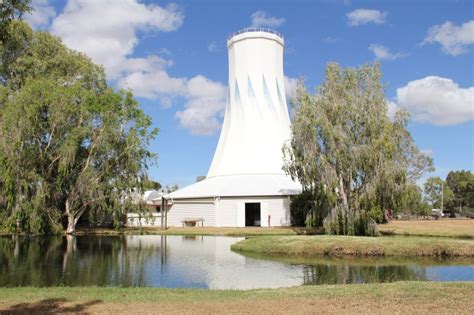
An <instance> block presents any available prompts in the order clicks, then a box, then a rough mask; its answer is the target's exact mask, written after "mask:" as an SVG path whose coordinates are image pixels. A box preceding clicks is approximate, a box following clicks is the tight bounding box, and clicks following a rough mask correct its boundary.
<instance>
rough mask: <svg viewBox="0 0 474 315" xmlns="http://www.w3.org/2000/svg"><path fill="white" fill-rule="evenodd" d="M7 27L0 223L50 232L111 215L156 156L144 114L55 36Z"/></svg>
mask: <svg viewBox="0 0 474 315" xmlns="http://www.w3.org/2000/svg"><path fill="white" fill-rule="evenodd" d="M7 31H8V36H7V37H8V38H9V40H8V41H7V42H5V43H3V44H2V45H1V46H0V55H1V58H2V64H1V68H0V78H1V82H2V84H1V86H0V216H1V219H2V220H1V222H4V223H5V224H6V225H7V226H9V227H14V226H16V225H17V224H19V225H21V226H22V227H23V228H24V229H25V230H27V231H29V232H35V233H48V232H52V231H55V230H57V228H58V226H59V223H61V222H62V220H63V218H65V219H67V229H66V231H67V233H74V231H75V225H76V223H77V221H78V219H79V218H80V216H81V215H82V214H83V213H84V211H86V210H88V209H93V211H97V210H98V209H99V210H101V211H108V212H115V215H116V218H118V216H120V215H121V214H123V212H124V211H125V209H124V207H126V206H132V205H131V204H130V203H127V202H125V201H124V200H126V199H127V198H126V197H127V196H129V195H130V194H131V192H132V190H133V189H135V188H136V187H141V186H142V184H141V183H142V182H143V181H144V179H145V178H146V176H145V175H146V169H147V167H148V165H149V164H150V163H151V162H152V161H153V157H154V155H153V153H151V152H150V151H149V150H148V143H149V141H151V140H152V139H153V138H154V137H155V136H156V134H157V130H156V129H152V128H151V124H152V122H151V119H150V117H148V116H147V115H145V114H144V113H143V111H142V110H140V108H139V106H138V104H137V102H136V101H135V100H134V98H133V96H132V94H131V92H129V91H118V92H116V91H114V90H113V89H112V88H110V87H109V86H108V84H107V81H106V77H105V74H104V71H103V69H102V68H101V67H100V66H97V65H95V64H93V63H92V62H91V60H90V59H89V58H87V57H86V56H85V55H83V54H80V53H78V52H76V51H72V50H70V49H68V48H67V47H65V46H64V45H63V44H62V43H61V41H60V39H59V38H56V37H53V36H51V35H50V34H48V33H46V32H35V31H32V30H31V29H30V28H29V26H28V25H26V24H25V23H23V22H20V21H12V22H10V23H8V29H7ZM2 200H3V202H2Z"/></svg>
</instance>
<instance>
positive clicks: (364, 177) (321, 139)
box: [283, 63, 432, 235]
mask: <svg viewBox="0 0 474 315" xmlns="http://www.w3.org/2000/svg"><path fill="white" fill-rule="evenodd" d="M381 75H382V74H381V72H380V67H379V65H378V64H375V65H365V66H362V67H360V68H357V69H352V68H347V69H342V68H341V67H340V66H339V65H337V64H334V63H332V64H328V66H327V68H326V79H325V81H324V83H323V84H322V86H320V87H319V88H318V90H317V93H316V94H315V95H311V94H310V93H308V92H307V91H306V89H305V87H304V85H303V84H302V83H301V82H300V84H299V87H298V89H297V93H296V98H295V99H294V100H293V101H292V105H293V119H292V140H291V142H290V143H289V144H288V145H286V146H285V147H284V149H283V150H284V154H285V166H284V169H285V171H286V172H287V173H288V174H290V175H291V177H292V178H294V179H297V180H298V181H299V182H300V183H301V184H302V186H303V190H305V191H311V192H312V194H313V195H315V196H321V197H322V198H324V200H325V201H324V202H322V203H321V204H322V205H325V206H323V207H325V209H316V210H315V211H323V212H324V211H328V212H329V215H328V216H327V217H326V219H325V229H326V232H328V233H333V234H348V235H354V234H358V235H365V234H376V231H375V229H376V225H375V224H374V220H373V218H370V217H369V214H370V213H377V216H378V214H379V213H380V212H381V211H382V210H383V209H391V210H393V209H395V208H397V207H399V205H400V196H401V194H402V193H403V191H404V189H405V186H406V184H407V183H408V182H412V181H414V180H416V179H417V178H418V177H419V176H420V174H422V173H423V172H425V171H426V170H430V169H432V161H431V159H430V158H429V157H428V156H427V155H425V154H423V153H421V152H420V151H419V150H418V148H417V147H416V145H415V144H414V143H413V140H412V138H411V135H410V133H409V132H408V131H407V129H406V126H407V121H408V114H407V113H406V112H403V111H400V112H398V113H397V115H396V117H395V119H394V121H393V122H391V121H390V120H389V118H388V115H387V111H388V108H387V104H386V101H385V95H384V90H383V86H382V84H381V82H380V81H381Z"/></svg>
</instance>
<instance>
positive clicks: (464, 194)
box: [446, 170, 474, 214]
mask: <svg viewBox="0 0 474 315" xmlns="http://www.w3.org/2000/svg"><path fill="white" fill-rule="evenodd" d="M446 186H447V187H449V189H450V190H451V191H452V192H453V198H452V199H451V200H448V202H447V203H446V208H447V209H450V210H451V211H455V212H458V213H460V214H468V213H470V212H471V211H474V174H472V173H471V172H470V171H464V170H461V171H451V172H449V173H448V176H447V177H446Z"/></svg>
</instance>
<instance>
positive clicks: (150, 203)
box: [126, 190, 165, 227]
mask: <svg viewBox="0 0 474 315" xmlns="http://www.w3.org/2000/svg"><path fill="white" fill-rule="evenodd" d="M164 194H165V193H163V192H160V191H157V190H147V191H145V192H144V193H143V195H140V194H138V193H136V194H135V195H133V196H132V200H133V202H134V203H139V202H140V201H142V202H144V203H145V207H146V209H147V210H148V211H147V212H146V213H127V222H126V225H127V226H130V227H133V226H142V227H144V226H157V227H160V226H161V197H162V196H163V195H164Z"/></svg>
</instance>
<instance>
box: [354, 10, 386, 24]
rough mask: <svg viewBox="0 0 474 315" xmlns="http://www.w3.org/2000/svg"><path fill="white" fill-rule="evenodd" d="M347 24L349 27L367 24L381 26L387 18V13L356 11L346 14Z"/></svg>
mask: <svg viewBox="0 0 474 315" xmlns="http://www.w3.org/2000/svg"><path fill="white" fill-rule="evenodd" d="M346 16H347V22H348V24H349V25H350V26H359V25H362V24H367V23H375V24H383V23H385V19H386V17H387V12H381V11H379V10H370V9H356V10H354V11H351V12H349V13H347V14H346Z"/></svg>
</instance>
